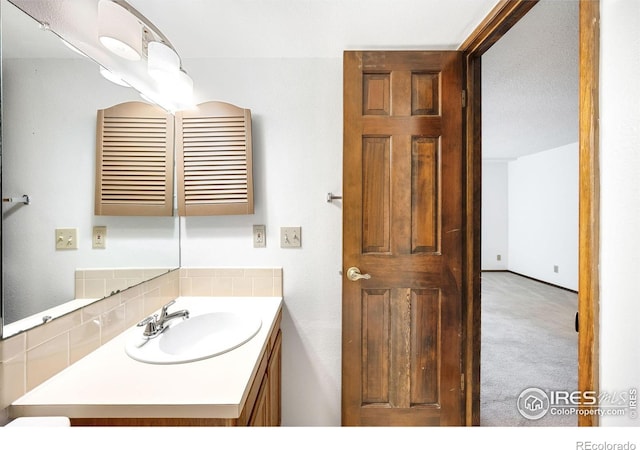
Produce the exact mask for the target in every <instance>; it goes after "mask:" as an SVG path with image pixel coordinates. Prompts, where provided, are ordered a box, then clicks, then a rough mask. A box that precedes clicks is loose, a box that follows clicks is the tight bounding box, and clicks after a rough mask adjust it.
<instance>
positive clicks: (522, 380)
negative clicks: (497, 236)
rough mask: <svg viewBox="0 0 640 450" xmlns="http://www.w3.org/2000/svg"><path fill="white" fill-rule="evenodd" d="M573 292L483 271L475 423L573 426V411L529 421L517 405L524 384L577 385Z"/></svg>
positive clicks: (550, 387) (545, 388) (571, 387)
mask: <svg viewBox="0 0 640 450" xmlns="http://www.w3.org/2000/svg"><path fill="white" fill-rule="evenodd" d="M577 307H578V296H577V294H575V293H573V292H570V291H566V290H564V289H559V288H555V287H553V286H549V285H546V284H544V283H539V282H536V281H533V280H530V279H528V278H525V277H521V276H519V275H515V274H512V273H509V272H483V273H482V339H481V346H482V347H481V352H482V357H481V391H480V392H481V394H480V423H481V425H483V426H545V427H548V426H576V425H577V417H576V416H575V415H569V416H559V415H551V414H547V415H546V416H544V417H542V418H541V419H539V420H529V419H526V418H524V417H523V416H522V415H520V413H519V412H518V409H517V407H516V402H517V398H518V396H519V395H520V393H521V392H522V391H523V390H524V389H526V388H529V387H537V388H540V389H542V390H543V391H550V390H569V391H574V390H576V389H577V385H578V333H576V332H575V329H574V320H575V313H576V311H577Z"/></svg>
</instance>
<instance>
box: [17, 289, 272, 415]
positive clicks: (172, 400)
mask: <svg viewBox="0 0 640 450" xmlns="http://www.w3.org/2000/svg"><path fill="white" fill-rule="evenodd" d="M181 299H186V300H188V301H193V300H198V299H205V301H206V300H207V299H210V300H214V301H217V302H226V301H228V302H231V303H228V305H233V306H234V307H239V306H240V305H241V302H243V301H244V302H249V303H250V302H262V301H265V300H266V301H268V300H271V301H268V302H266V303H264V304H262V303H254V304H253V305H251V304H249V305H246V306H247V307H251V312H255V309H256V305H259V304H260V305H264V311H263V316H262V319H263V325H262V328H261V329H260V331H259V332H258V334H257V335H256V336H255V337H254V338H253V339H252V340H250V341H249V342H247V343H245V344H243V345H242V346H240V347H238V348H237V349H235V350H232V351H230V352H228V353H227V354H224V355H220V356H217V357H214V358H209V359H205V360H201V361H196V362H193V363H187V364H172V365H153V364H145V363H140V362H138V361H134V360H132V359H131V358H129V357H128V356H127V355H126V354H125V352H124V348H123V344H124V342H126V339H127V338H128V336H130V335H131V333H132V332H133V331H132V330H134V329H136V327H135V326H133V327H131V328H129V329H127V330H125V331H124V332H123V333H121V334H120V335H119V336H117V337H116V338H114V339H113V340H111V341H110V342H108V343H106V344H105V345H103V346H102V347H100V348H98V349H96V350H95V351H94V352H92V353H91V354H89V355H87V356H85V357H84V358H83V359H81V360H79V361H77V362H76V363H75V364H73V365H71V366H69V367H67V368H66V369H64V370H63V371H61V372H60V373H58V374H57V375H55V376H53V377H52V378H50V379H49V380H47V381H45V382H44V383H42V384H41V385H39V386H37V387H35V388H34V389H32V390H31V391H29V392H27V393H26V394H25V395H24V396H22V397H20V398H19V399H17V400H16V401H15V402H14V403H13V404H12V405H11V409H10V416H11V417H12V418H14V417H26V416H43V415H47V416H52V415H62V416H66V417H72V418H74V417H75V418H106V417H113V418H214V419H218V418H219V419H235V418H238V417H239V416H240V414H241V413H242V409H243V407H244V403H245V402H246V398H247V396H248V394H249V391H250V389H251V385H252V384H253V381H254V378H255V375H256V372H257V370H258V366H259V363H260V361H261V359H262V357H263V356H264V353H265V351H266V347H267V344H268V337H269V336H270V335H271V333H272V331H274V328H275V325H276V318H277V317H278V315H279V313H280V311H281V310H282V305H283V298H282V297H187V296H182V297H178V298H177V299H176V305H174V307H173V308H180V304H179V303H178V302H179V301H180V300H181ZM173 308H172V309H173ZM139 330H140V329H139V328H138V329H137V331H139ZM137 331H136V332H137ZM244 355H250V356H248V358H250V359H253V361H247V360H246V359H245V358H244ZM227 363H229V364H232V368H231V369H230V370H231V375H229V377H230V378H232V379H233V380H236V378H237V379H239V380H244V379H246V380H247V383H246V385H236V389H235V391H234V392H238V394H229V393H228V392H225V391H226V390H227V389H225V387H226V386H218V387H211V385H214V384H215V375H214V377H213V378H214V381H213V382H211V381H210V380H211V377H209V376H206V377H204V376H203V375H202V372H205V371H207V370H210V371H212V372H213V373H214V374H215V373H218V374H219V373H220V372H223V371H226V370H227V369H229V367H228V366H225V365H224V364H227ZM233 364H236V365H238V366H239V367H240V368H241V369H240V370H242V373H239V374H236V373H235V372H233V371H234V370H238V369H235V368H234V366H233ZM113 367H119V369H118V370H116V371H115V372H111V369H112V368H113ZM194 368H195V369H198V371H197V372H196V373H197V376H196V377H195V379H193V380H190V379H189V380H187V381H191V383H187V385H186V386H181V385H179V384H178V383H179V381H176V378H177V379H178V380H180V379H184V376H185V375H187V374H186V373H185V372H188V371H189V370H191V369H194ZM222 368H224V370H221V369H222ZM154 369H158V370H159V371H160V372H157V373H154V374H151V373H150V371H153V370H154ZM248 372H250V374H248ZM163 373H164V375H162V374H163ZM155 375H159V376H158V377H156V376H155ZM236 375H237V376H236ZM136 376H141V377H143V378H142V379H141V380H139V381H138V384H131V386H132V387H133V389H132V390H131V391H127V395H128V398H127V399H126V401H118V399H117V394H118V392H112V391H109V390H108V389H109V384H110V383H111V384H112V386H111V387H110V388H111V389H114V391H115V390H121V389H120V386H122V385H123V384H127V381H131V380H135V378H136ZM189 376H190V375H189ZM223 378H224V377H223ZM87 379H89V380H91V381H90V382H88V383H87V382H86V380H87ZM152 379H155V381H156V382H157V383H160V384H161V385H163V386H166V387H167V389H166V390H160V391H153V389H152V390H151V391H149V386H150V384H149V386H144V385H143V386H141V387H140V383H141V382H142V381H144V382H145V384H147V380H152ZM118 381H120V384H118ZM113 383H115V386H114V385H113ZM220 384H221V385H222V384H223V383H220ZM78 386H81V387H85V388H86V389H85V391H86V392H84V393H82V392H78V391H82V388H78ZM98 386H100V387H103V386H107V388H106V393H105V392H100V393H98V392H95V391H100V389H98ZM176 386H177V387H178V388H180V389H185V391H184V392H185V395H184V396H185V398H184V399H183V398H180V399H179V400H177V399H176V394H175V393H173V391H175V389H174V388H176ZM193 386H196V387H197V386H200V387H203V386H204V387H206V388H210V389H209V390H210V392H209V397H208V398H202V397H203V395H202V394H201V393H200V391H198V392H197V393H196V392H195V391H191V392H190V391H189V388H191V387H193ZM125 389H126V387H125V388H123V389H122V390H125ZM145 389H146V390H147V391H146V393H145ZM240 390H241V391H242V392H241V394H240ZM165 392H166V394H167V398H165V397H163V394H164V393H165ZM181 392H182V391H181ZM110 393H111V394H115V395H114V396H113V400H114V401H113V403H110V401H109V399H110V397H112V396H110V395H109V394H110ZM196 394H197V395H196ZM137 395H139V396H140V397H139V398H141V399H142V401H139V398H138V397H136V396H137ZM235 395H237V396H235ZM218 396H219V397H220V398H224V399H226V400H227V401H219V402H218V401H216V402H214V401H213V400H211V403H209V402H208V400H209V399H210V398H211V399H215V398H216V397H218ZM230 397H232V398H233V401H229V400H230ZM120 400H122V398H120ZM185 400H186V401H185Z"/></svg>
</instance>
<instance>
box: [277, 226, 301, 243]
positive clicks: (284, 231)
mask: <svg viewBox="0 0 640 450" xmlns="http://www.w3.org/2000/svg"><path fill="white" fill-rule="evenodd" d="M280 247H281V248H298V247H302V228H301V227H280Z"/></svg>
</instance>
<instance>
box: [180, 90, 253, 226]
mask: <svg viewBox="0 0 640 450" xmlns="http://www.w3.org/2000/svg"><path fill="white" fill-rule="evenodd" d="M175 119H176V158H177V163H176V167H177V176H178V212H179V214H180V215H181V216H204V215H225V214H253V174H252V148H251V111H250V110H249V109H243V108H239V107H237V106H234V105H231V104H229V103H223V102H207V103H202V104H200V105H198V107H197V109H196V110H194V111H181V112H178V113H176V117H175Z"/></svg>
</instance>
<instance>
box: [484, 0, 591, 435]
mask: <svg viewBox="0 0 640 450" xmlns="http://www.w3.org/2000/svg"><path fill="white" fill-rule="evenodd" d="M482 70H483V72H482V123H483V125H482V152H483V160H482V343H481V346H482V359H481V380H482V385H481V424H482V425H489V426H575V425H577V422H576V419H575V416H557V415H556V416H552V415H549V414H548V415H547V416H545V417H543V418H542V419H540V420H535V421H533V420H529V419H526V418H524V417H523V416H522V415H520V414H519V412H518V410H517V407H516V402H517V398H518V396H519V394H520V393H521V392H522V391H523V390H524V389H526V388H530V387H538V388H540V389H542V390H569V391H573V390H576V389H577V379H578V374H577V365H578V359H577V333H576V332H575V314H576V311H577V289H578V2H573V1H572V2H554V1H549V0H542V1H541V2H540V3H538V4H537V5H536V6H535V7H534V8H533V9H532V10H531V11H530V12H529V13H528V14H527V15H526V16H525V17H524V18H523V19H522V20H521V21H520V22H518V23H517V24H516V25H515V26H514V27H513V28H512V29H511V30H510V31H509V32H508V33H507V34H506V35H505V36H504V37H503V38H502V39H501V40H500V41H498V42H497V43H496V44H495V45H494V46H493V47H492V48H491V49H490V50H489V51H488V52H487V53H485V54H484V55H483V57H482Z"/></svg>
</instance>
